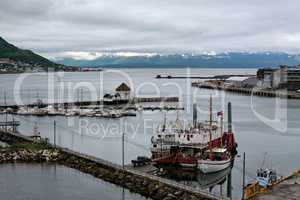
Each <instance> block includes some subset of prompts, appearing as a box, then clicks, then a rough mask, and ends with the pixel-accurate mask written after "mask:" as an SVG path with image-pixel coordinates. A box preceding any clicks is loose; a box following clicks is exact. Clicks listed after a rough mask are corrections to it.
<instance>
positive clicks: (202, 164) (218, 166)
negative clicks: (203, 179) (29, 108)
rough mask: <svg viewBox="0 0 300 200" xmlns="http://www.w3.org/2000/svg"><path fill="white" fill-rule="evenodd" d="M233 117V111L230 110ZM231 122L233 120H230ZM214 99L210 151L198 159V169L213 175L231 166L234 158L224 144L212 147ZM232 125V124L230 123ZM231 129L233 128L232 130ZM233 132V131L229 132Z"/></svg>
mask: <svg viewBox="0 0 300 200" xmlns="http://www.w3.org/2000/svg"><path fill="white" fill-rule="evenodd" d="M229 112H230V116H231V110H229ZM230 120H231V119H230ZM212 122H213V119H212V97H211V96H210V101H209V143H208V146H209V148H208V150H207V151H206V152H205V153H204V154H203V155H202V156H201V159H198V161H197V164H198V169H199V170H200V171H201V172H203V173H213V172H218V171H221V170H224V169H226V168H228V167H230V166H231V163H232V160H233V157H232V154H231V153H230V152H229V151H228V149H227V148H226V146H225V145H224V144H222V142H221V144H220V147H216V148H213V147H212ZM229 123H230V124H231V122H229ZM230 129H231V128H230ZM229 132H231V130H229ZM222 134H223V113H222V115H221V135H222Z"/></svg>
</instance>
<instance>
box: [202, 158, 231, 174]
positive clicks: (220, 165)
mask: <svg viewBox="0 0 300 200" xmlns="http://www.w3.org/2000/svg"><path fill="white" fill-rule="evenodd" d="M230 165H231V159H227V160H221V161H211V160H198V169H199V170H200V171H201V172H202V173H206V174H207V173H214V172H218V171H222V170H224V169H226V168H228V167H230Z"/></svg>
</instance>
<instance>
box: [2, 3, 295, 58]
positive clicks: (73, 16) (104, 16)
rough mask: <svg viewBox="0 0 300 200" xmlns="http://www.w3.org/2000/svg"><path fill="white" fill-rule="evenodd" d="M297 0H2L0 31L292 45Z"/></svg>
mask: <svg viewBox="0 0 300 200" xmlns="http://www.w3.org/2000/svg"><path fill="white" fill-rule="evenodd" d="M299 6H300V2H299V1H297V0H290V1H276V2H274V1H271V0H266V1H260V0H254V1H240V0H231V1H219V0H188V1H182V0H164V1H160V0H153V1H144V0H110V1H104V0H43V1H38V0H15V1H11V0H2V1H1V2H0V35H2V36H3V37H5V38H6V39H8V40H9V41H10V42H12V43H15V44H16V45H19V46H21V47H23V48H29V49H33V50H35V51H37V52H40V53H43V54H45V55H46V54H48V53H51V54H55V53H57V54H59V52H65V51H87V52H96V51H124V50H128V51H137V52H145V51H151V52H170V53H174V52H194V51H210V50H214V51H217V52H218V51H228V50H232V51H290V52H295V51H298V49H299V48H298V46H299V45H300V27H299V26H298V22H299V20H300V15H299V14H298V12H299V11H298V8H299Z"/></svg>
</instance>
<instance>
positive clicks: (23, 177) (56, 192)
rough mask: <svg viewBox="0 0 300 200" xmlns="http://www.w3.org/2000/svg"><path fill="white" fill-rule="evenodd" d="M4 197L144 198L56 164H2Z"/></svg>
mask: <svg viewBox="0 0 300 200" xmlns="http://www.w3.org/2000/svg"><path fill="white" fill-rule="evenodd" d="M0 192H1V199H6V200H24V199H30V200H40V199H45V200H52V199H63V200H82V199H85V200H95V199H107V200H124V199H131V200H142V199H145V198H143V197H141V196H140V195H137V194H132V193H130V192H129V191H127V190H124V193H123V189H122V188H120V187H117V186H115V185H113V184H110V183H106V182H104V181H102V180H101V179H97V178H94V177H92V176H90V175H87V174H84V173H82V172H79V171H77V170H74V169H71V168H67V167H64V166H60V165H54V164H20V163H19V164H2V165H0Z"/></svg>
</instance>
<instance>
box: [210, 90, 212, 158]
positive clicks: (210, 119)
mask: <svg viewBox="0 0 300 200" xmlns="http://www.w3.org/2000/svg"><path fill="white" fill-rule="evenodd" d="M211 140H212V97H211V95H210V98H209V159H212V144H211Z"/></svg>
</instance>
